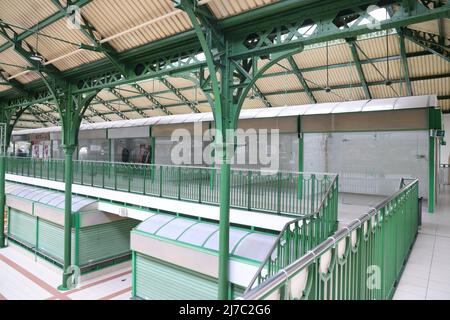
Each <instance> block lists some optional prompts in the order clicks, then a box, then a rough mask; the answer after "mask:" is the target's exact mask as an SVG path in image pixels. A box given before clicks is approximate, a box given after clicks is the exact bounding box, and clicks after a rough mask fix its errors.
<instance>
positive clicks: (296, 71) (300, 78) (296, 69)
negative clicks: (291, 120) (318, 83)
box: [287, 57, 317, 103]
mask: <svg viewBox="0 0 450 320" xmlns="http://www.w3.org/2000/svg"><path fill="white" fill-rule="evenodd" d="M287 61H288V63H289V66H290V67H291V69H292V71H293V73H294V74H295V76H296V77H297V79H298V81H299V82H300V84H301V85H302V87H303V89H304V90H305V93H306V94H307V95H308V98H309V101H310V102H311V103H317V100H316V98H315V97H314V94H313V93H312V91H311V89H310V88H309V86H308V83H307V82H306V80H305V78H304V77H303V73H302V70H300V68H299V67H298V65H297V63H296V62H295V60H294V58H293V57H289V58H287Z"/></svg>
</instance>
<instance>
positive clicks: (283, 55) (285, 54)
mask: <svg viewBox="0 0 450 320" xmlns="http://www.w3.org/2000/svg"><path fill="white" fill-rule="evenodd" d="M302 51H303V46H301V47H300V48H297V49H294V50H289V51H286V52H283V53H281V54H279V55H277V56H276V57H275V58H274V59H272V60H270V62H269V63H267V64H266V65H265V66H264V67H262V68H261V69H259V70H258V72H257V73H256V74H255V75H254V76H253V78H252V80H250V82H249V83H248V84H247V85H246V86H245V87H244V89H243V90H242V92H241V95H240V97H239V101H238V103H237V112H236V113H235V115H234V119H233V123H234V125H235V126H237V122H238V120H239V114H240V113H241V109H242V105H243V104H244V102H245V99H246V98H247V94H248V93H249V91H250V89H251V88H252V87H253V86H254V85H255V83H256V81H258V79H259V78H261V76H262V75H263V74H264V73H265V72H266V71H267V70H269V69H270V68H271V67H272V66H273V65H275V64H276V63H278V62H279V61H281V60H283V59H286V58H288V57H291V56H292V55H294V54H297V53H300V52H302Z"/></svg>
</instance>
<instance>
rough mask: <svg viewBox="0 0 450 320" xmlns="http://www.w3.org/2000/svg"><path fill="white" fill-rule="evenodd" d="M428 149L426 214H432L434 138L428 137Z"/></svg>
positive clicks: (433, 199)
mask: <svg viewBox="0 0 450 320" xmlns="http://www.w3.org/2000/svg"><path fill="white" fill-rule="evenodd" d="M428 145H429V147H428V158H429V160H428V176H429V177H428V183H429V184H428V212H429V213H433V212H434V202H435V188H434V186H435V168H434V166H435V159H434V155H435V151H434V146H435V139H434V137H430V142H429V144H428Z"/></svg>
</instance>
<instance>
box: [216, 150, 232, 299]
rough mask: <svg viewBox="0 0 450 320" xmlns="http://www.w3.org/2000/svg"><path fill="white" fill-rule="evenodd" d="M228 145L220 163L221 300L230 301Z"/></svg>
mask: <svg viewBox="0 0 450 320" xmlns="http://www.w3.org/2000/svg"><path fill="white" fill-rule="evenodd" d="M227 149H228V147H227V144H226V143H225V145H224V146H223V149H222V152H223V154H222V156H221V163H220V194H219V199H220V221H219V295H218V298H219V300H228V298H229V296H228V288H229V285H228V277H229V270H228V267H229V246H230V244H229V241H230V169H231V168H230V163H229V161H228V157H227V151H228V150H227Z"/></svg>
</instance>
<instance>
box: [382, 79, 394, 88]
mask: <svg viewBox="0 0 450 320" xmlns="http://www.w3.org/2000/svg"><path fill="white" fill-rule="evenodd" d="M384 84H385V85H386V86H388V87H389V86H390V85H392V81H391V80H386V81H385V82H384Z"/></svg>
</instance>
